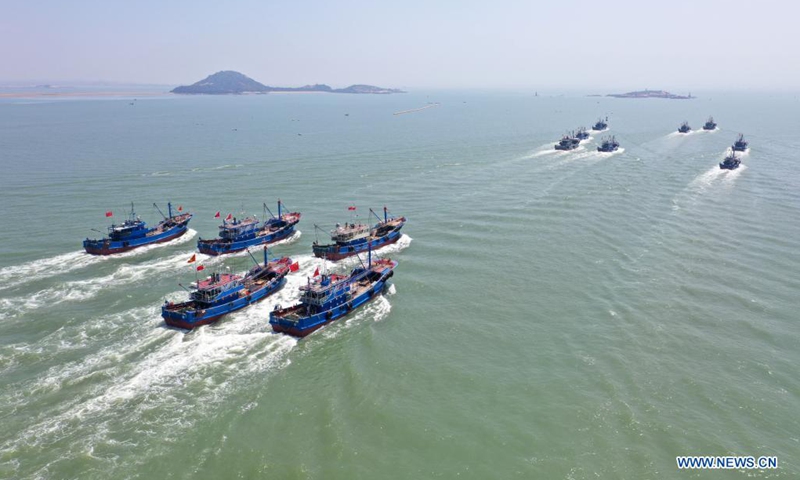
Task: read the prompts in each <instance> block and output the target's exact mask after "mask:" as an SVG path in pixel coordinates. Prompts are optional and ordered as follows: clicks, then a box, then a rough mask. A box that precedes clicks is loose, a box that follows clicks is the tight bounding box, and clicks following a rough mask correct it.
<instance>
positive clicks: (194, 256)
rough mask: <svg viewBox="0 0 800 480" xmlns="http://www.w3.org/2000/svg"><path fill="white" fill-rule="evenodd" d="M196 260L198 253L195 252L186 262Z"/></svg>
mask: <svg viewBox="0 0 800 480" xmlns="http://www.w3.org/2000/svg"><path fill="white" fill-rule="evenodd" d="M196 260H197V254H196V253H193V254H192V258H190V259H189V261H188V262H186V263H194V262H195V261H196Z"/></svg>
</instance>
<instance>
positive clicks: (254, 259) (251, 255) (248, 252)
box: [246, 247, 267, 265]
mask: <svg viewBox="0 0 800 480" xmlns="http://www.w3.org/2000/svg"><path fill="white" fill-rule="evenodd" d="M266 249H267V247H264V250H265V251H266ZM246 250H247V254H248V255H250V258H252V259H253V261H254V262H256V265H258V260H256V257H254V256H253V254H252V253H250V249H249V248H248V249H246ZM266 256H267V254H266V253H264V258H266ZM265 262H266V260H265Z"/></svg>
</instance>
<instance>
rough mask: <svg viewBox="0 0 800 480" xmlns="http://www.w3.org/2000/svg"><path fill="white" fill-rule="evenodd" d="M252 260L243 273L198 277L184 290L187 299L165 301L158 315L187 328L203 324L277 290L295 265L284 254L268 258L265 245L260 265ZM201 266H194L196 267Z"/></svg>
mask: <svg viewBox="0 0 800 480" xmlns="http://www.w3.org/2000/svg"><path fill="white" fill-rule="evenodd" d="M248 253H249V252H248ZM250 256H251V257H252V254H251V255H250ZM194 258H195V257H194V256H192V259H193V260H194ZM253 261H255V262H256V265H255V266H254V267H253V268H251V269H250V270H249V271H248V272H247V273H246V274H245V275H243V276H242V275H235V274H231V273H212V274H211V275H209V276H208V278H205V279H204V280H198V281H197V282H196V283H194V284H193V285H192V287H193V288H192V289H187V291H188V292H189V301H187V302H181V303H173V302H167V301H165V302H164V305H162V306H161V317H163V318H164V321H165V322H166V323H167V325H170V326H172V327H178V328H185V329H187V330H191V329H193V328H195V327H199V326H200V325H207V324H209V323H212V322H215V321H217V320H219V319H220V317H222V316H223V315H226V314H228V313H231V312H235V311H237V310H240V309H242V308H244V307H246V306H248V305H251V304H253V303H256V302H259V301H261V300H264V299H265V298H267V297H268V296H270V295H272V294H273V293H275V292H277V291H278V290H280V289H281V288H282V287H283V285H284V284H285V283H286V274H288V273H289V272H290V271H292V272H293V271H297V270H298V268H299V265H298V264H297V263H292V260H291V259H290V258H288V257H282V258H278V259H273V260H268V253H267V247H264V264H263V265H262V264H260V263H258V261H256V259H255V258H253ZM202 268H203V267H202V266H198V267H197V269H198V270H199V269H202Z"/></svg>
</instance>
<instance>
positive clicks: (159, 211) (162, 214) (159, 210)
mask: <svg viewBox="0 0 800 480" xmlns="http://www.w3.org/2000/svg"><path fill="white" fill-rule="evenodd" d="M168 205H171V204H168ZM153 206H154V207H156V210H158V213H160V214H161V216H162V217H164V219H165V220H166V218H167V217H166V216H165V215H164V212H162V211H161V209H160V208H158V205H156V204H155V203H154V204H153ZM131 207H133V204H132V203H131ZM171 208H172V207H171V206H170V209H171ZM131 211H133V210H131Z"/></svg>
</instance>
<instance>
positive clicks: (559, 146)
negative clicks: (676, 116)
mask: <svg viewBox="0 0 800 480" xmlns="http://www.w3.org/2000/svg"><path fill="white" fill-rule="evenodd" d="M607 129H608V117H605V119H603V118H598V119H597V122H596V123H595V124H594V125H593V126H592V130H593V131H597V132H602V131H605V130H607ZM716 129H717V122H715V121H714V117H708V120H706V123H705V124H704V125H703V130H706V131H713V130H716ZM691 131H692V127H690V126H689V122H683V123H682V124H681V126H680V127H678V133H689V132H691ZM588 139H589V132H588V131H587V130H586V128H585V127H580V128H578V130H577V131H572V132H570V133H569V134H567V135H564V136H563V137H561V140H559V142H558V143H556V144H555V149H556V150H562V151H569V150H575V149H576V148H578V146H579V145H580V144H581V142H582V141H584V140H588ZM747 146H748V143H747V141H746V140H745V139H744V135H743V134H741V133H740V134H739V138H737V139H736V141H735V142H734V143H733V145H732V146H731V149H730V150H729V153H727V154H726V156H725V159H724V160H723V161H722V162H720V164H719V168H721V169H723V170H735V169H737V168H739V165H741V163H742V161H741V159H740V158H738V157H737V156H736V152H744V151H746V150H747ZM617 150H619V142H618V141H617V139H616V137H615V136H614V135H612V136H610V137H603V139H602V141H601V143H600V145H599V146H598V147H597V151H598V152H607V153H608V152H616V151H617Z"/></svg>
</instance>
